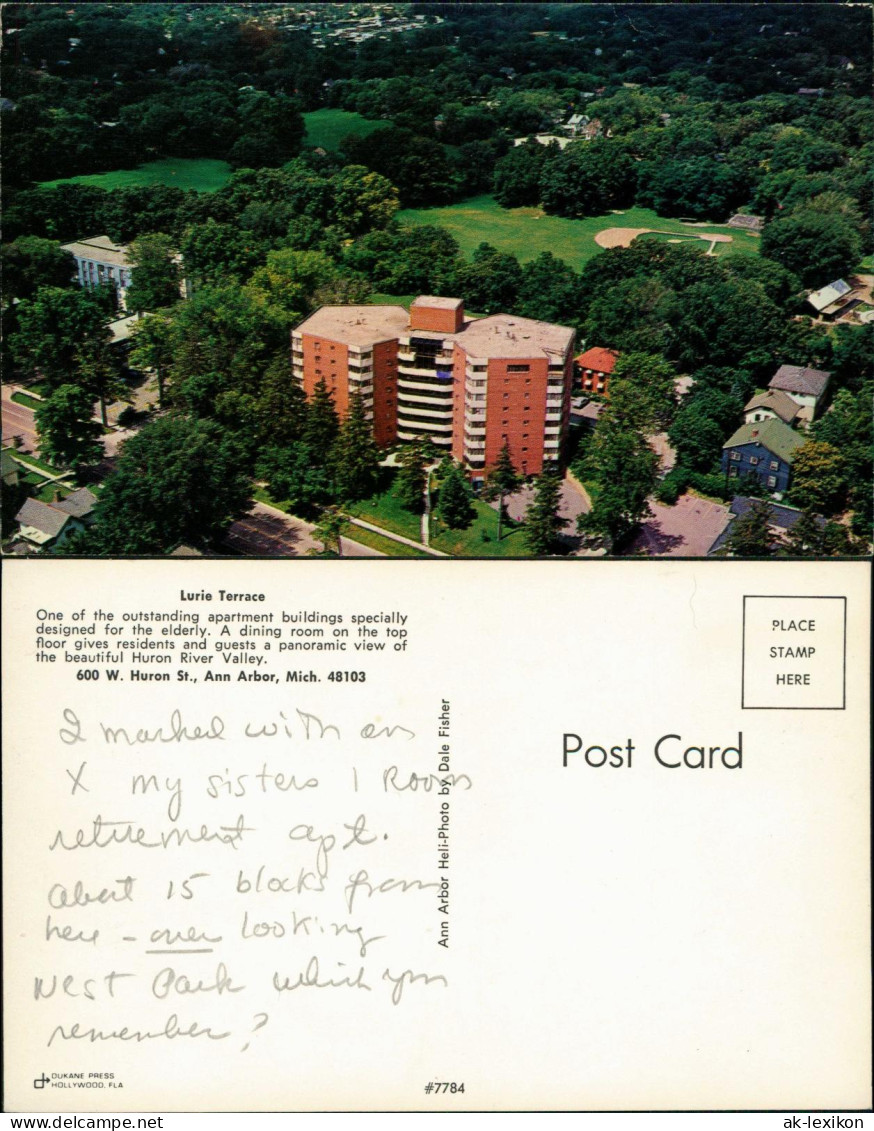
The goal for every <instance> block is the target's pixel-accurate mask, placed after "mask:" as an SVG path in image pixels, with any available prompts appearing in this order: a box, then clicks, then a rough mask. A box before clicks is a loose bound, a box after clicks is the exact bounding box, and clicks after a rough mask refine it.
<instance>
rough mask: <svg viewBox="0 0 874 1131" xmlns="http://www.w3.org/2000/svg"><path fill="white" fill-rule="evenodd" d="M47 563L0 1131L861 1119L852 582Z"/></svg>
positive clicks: (10, 858)
mask: <svg viewBox="0 0 874 1131" xmlns="http://www.w3.org/2000/svg"><path fill="white" fill-rule="evenodd" d="M8 564H9V563H8ZM55 566H56V563H50V562H46V563H36V562H28V563H22V562H12V563H11V567H12V568H8V565H7V570H6V571H5V578H4V621H5V624H6V626H7V627H6V632H7V634H8V639H9V640H10V641H14V646H11V647H7V648H6V649H5V659H4V673H3V674H4V685H5V688H6V695H5V699H6V707H7V709H6V714H5V723H4V728H5V739H4V758H5V761H4V797H5V804H4V833H3V835H4V861H5V864H4V900H5V914H4V921H5V932H6V955H5V1009H4V1013H5V1026H6V1040H5V1047H6V1050H7V1055H6V1064H5V1074H6V1101H7V1106H8V1107H10V1108H12V1109H14V1110H21V1111H28V1110H31V1111H32V1110H38V1111H48V1112H51V1111H61V1112H76V1111H130V1110H135V1111H152V1110H171V1111H186V1110H192V1111H201V1110H248V1111H261V1110H265V1111H270V1110H373V1109H379V1110H433V1111H448V1110H502V1109H511V1110H520V1109H522V1110H531V1109H580V1110H638V1109H640V1110H659V1109H668V1110H690V1109H708V1110H714V1109H715V1110H719V1109H724V1110H737V1109H774V1108H788V1109H793V1108H801V1109H805V1108H811V1109H822V1108H828V1109H841V1110H845V1109H854V1108H862V1107H865V1106H866V1105H867V1104H868V1103H869V1101H870V1067H871V1060H870V1017H871V1012H870V1004H871V1001H870V963H869V957H870V934H869V927H870V922H869V904H868V891H869V879H870V877H869V847H870V843H869V836H870V833H869V818H870V792H869V734H870V730H869V727H870V719H869V703H868V691H869V678H870V668H869V662H870V660H869V654H870V648H869V644H870V638H869V624H870V604H869V601H870V595H869V583H870V568H869V566H868V564H867V563H827V564H826V563H787V564H786V565H784V566H783V567H782V568H781V569H780V570H779V571H777V572H775V571H774V570H773V569H769V568H768V566H767V565H762V564H761V563H734V564H731V565H727V566H718V565H716V564H715V563H703V564H700V565H696V564H695V563H689V562H683V563H661V564H658V565H651V564H649V563H642V562H638V563H619V562H614V563H605V564H604V565H598V564H596V563H593V564H592V566H590V567H589V568H588V569H587V570H586V572H585V576H581V574H580V571H579V569H578V568H568V564H567V563H564V562H553V563H548V562H541V563H532V562H525V563H505V564H503V565H501V566H496V565H494V564H490V563H483V562H477V563H469V564H466V565H463V564H462V565H459V564H455V563H448V562H447V563H440V562H435V563H415V564H414V563H395V564H394V565H392V566H386V563H380V562H371V563H367V562H360V563H355V564H353V563H347V562H336V563H331V562H311V563H309V564H302V565H301V566H300V567H299V568H298V569H296V570H295V571H294V572H293V573H292V572H289V569H288V566H287V565H286V564H285V563H259V564H253V563H240V562H231V561H224V562H199V563H188V562H184V563H160V564H158V563H146V562H139V563H137V562H128V563H125V564H124V565H123V567H122V568H121V571H120V567H119V564H118V563H108V562H99V561H93V562H71V563H68V564H67V565H65V567H64V569H63V571H59V570H58V569H57V568H55ZM499 569H500V571H501V573H500V576H498V573H497V570H499ZM119 578H121V580H122V582H123V584H119Z"/></svg>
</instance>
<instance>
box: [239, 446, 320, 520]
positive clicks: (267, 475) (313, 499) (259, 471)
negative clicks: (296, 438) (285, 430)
mask: <svg viewBox="0 0 874 1131" xmlns="http://www.w3.org/2000/svg"><path fill="white" fill-rule="evenodd" d="M255 474H256V475H257V476H258V478H259V479H263V480H264V481H265V482H266V483H267V487H268V489H269V491H270V494H271V496H272V497H273V498H274V499H276V500H278V501H281V502H283V503H287V504H288V506H289V508H290V509H291V511H292V512H293V513H294V514H297V515H300V516H301V517H303V518H310V517H312V516H313V515H316V514H318V513H319V511H320V510H321V509H322V508H323V507H324V506H326V505H327V504H328V503H329V502H330V501H331V495H332V492H331V481H330V477H329V475H328V470H327V468H326V467H325V466H324V465H323V464H320V463H319V462H318V461H317V460H315V459H314V458H313V452H312V450H311V449H310V448H309V447H308V446H307V445H306V444H303V443H292V444H290V445H283V446H278V445H275V444H274V445H271V446H269V447H267V448H265V449H264V450H263V451H262V452H261V455H260V457H259V459H258V463H257V465H256V468H255Z"/></svg>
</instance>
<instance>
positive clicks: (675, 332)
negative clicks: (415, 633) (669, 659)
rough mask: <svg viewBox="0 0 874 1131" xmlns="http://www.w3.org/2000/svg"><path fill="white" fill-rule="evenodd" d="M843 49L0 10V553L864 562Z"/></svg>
mask: <svg viewBox="0 0 874 1131" xmlns="http://www.w3.org/2000/svg"><path fill="white" fill-rule="evenodd" d="M871 87H872V9H871V7H870V6H866V5H865V6H863V5H849V4H843V3H829V4H816V3H812V4H807V3H797V4H793V3H788V4H787V3H782V4H754V5H753V4H750V5H747V4H722V5H720V4H716V5H711V4H653V5H650V4H599V3H591V4H589V3H580V4H551V3H544V4H525V3H522V4H516V3H513V4H494V5H492V4H434V3H361V4H314V3H310V4H286V3H270V4H267V3H264V4H247V5H234V4H218V3H216V4H213V3H205V4H202V3H199V4H194V3H116V4H101V3H81V4H79V3H75V2H74V3H72V4H70V5H66V4H7V5H5V6H4V7H3V9H2V96H0V125H2V154H3V165H2V194H3V202H2V203H3V233H2V240H3V243H2V318H3V350H2V365H3V391H2V422H3V441H2V471H3V508H2V553H3V554H4V555H14V556H37V557H56V558H61V557H116V558H117V557H150V558H152V557H165V556H169V557H176V558H179V557H209V558H221V557H232V558H303V557H310V558H312V557H326V558H336V557H343V558H379V557H385V558H420V559H452V558H456V559H457V558H488V559H491V558H501V559H506V558H531V557H534V558H544V557H569V558H577V559H593V558H603V557H622V558H659V557H664V556H671V557H678V558H713V559H720V558H743V557H747V558H760V559H761V558H774V559H775V560H777V559H781V560H785V559H787V558H818V559H824V558H847V557H853V558H856V557H870V556H871V553H872V517H874V516H872V511H874V504H872V481H874V473H872V449H874V440H872V401H874V365H872V363H874V297H872V287H874V246H872V230H871V216H872V178H871V168H872V159H874V105H872V99H871Z"/></svg>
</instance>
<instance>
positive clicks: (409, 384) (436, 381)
mask: <svg viewBox="0 0 874 1131" xmlns="http://www.w3.org/2000/svg"><path fill="white" fill-rule="evenodd" d="M403 389H410V390H412V389H421V390H423V391H424V390H426V389H427V390H428V391H430V392H439V393H440V395H441V396H442V397H445V399H446V400H447V401H448V400H451V398H452V382H451V381H444V380H442V378H440V377H435V376H434V375H433V374H432V375H431V377H430V378H426V377H419V379H418V380H417V379H416V378H415V377H406V376H405V375H404V374H403V373H401V374H399V375H398V390H403Z"/></svg>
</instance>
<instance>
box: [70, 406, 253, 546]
mask: <svg viewBox="0 0 874 1131" xmlns="http://www.w3.org/2000/svg"><path fill="white" fill-rule="evenodd" d="M249 489H250V488H249V480H248V478H247V476H246V475H245V473H244V471H243V469H242V467H241V462H240V452H239V449H238V447H237V445H236V443H235V441H233V440H232V439H230V438H229V437H228V436H227V435H226V433H225V432H224V431H223V430H222V429H221V428H220V427H219V426H218V425H217V424H214V423H212V422H210V421H206V420H194V419H191V418H190V417H186V416H179V415H174V416H165V417H162V418H161V419H159V420H156V421H155V422H154V423H153V424H149V425H148V426H147V427H145V428H143V430H142V431H141V432H139V433H137V435H135V436H133V437H131V439H130V440H128V441H127V442H126V443H125V445H124V447H123V449H122V453H121V456H120V457H119V460H118V465H117V468H116V470H115V472H114V473H113V474H112V475H111V476H110V477H109V478H108V479H107V480H106V484H105V487H104V490H103V494H102V495H101V497H100V501H99V503H98V504H97V507H96V508H95V523H94V526H93V527H92V529H91V531H90V533H89V535H88V541H87V544H86V546H87V552H89V553H97V554H100V555H104V554H110V555H112V554H156V553H163V552H165V551H167V550H170V549H172V548H173V547H174V546H176V545H178V544H179V543H180V542H185V543H188V544H190V545H193V546H209V545H211V544H213V542H214V541H215V539H216V538H217V537H218V536H219V535H220V534H221V532H222V531H223V530H224V528H225V527H226V526H227V524H228V523H229V522H230V520H231V519H232V518H233V516H234V515H235V514H237V513H238V512H239V511H240V510H241V509H242V508H243V506H244V504H245V502H246V500H247V498H248V497H249Z"/></svg>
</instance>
